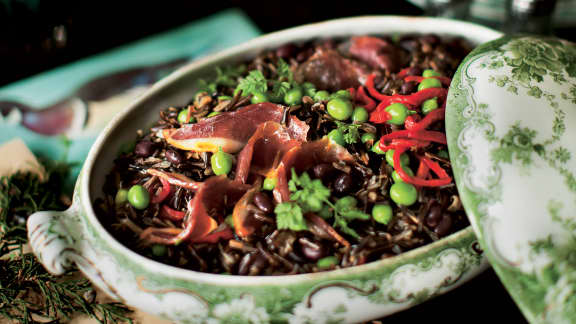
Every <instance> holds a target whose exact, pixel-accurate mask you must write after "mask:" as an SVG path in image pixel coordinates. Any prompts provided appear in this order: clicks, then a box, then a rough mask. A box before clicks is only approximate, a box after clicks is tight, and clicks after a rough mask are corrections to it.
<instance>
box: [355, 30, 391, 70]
mask: <svg viewBox="0 0 576 324" xmlns="http://www.w3.org/2000/svg"><path fill="white" fill-rule="evenodd" d="M349 45H350V47H349V49H348V54H349V55H350V56H352V57H354V58H356V59H359V60H361V61H362V62H365V63H367V64H368V65H370V66H371V67H373V68H375V69H382V70H387V71H388V72H390V73H393V72H398V70H400V67H401V66H402V64H401V63H402V62H401V60H402V50H401V49H400V48H399V47H397V46H395V45H394V44H393V43H391V42H389V41H386V40H384V39H381V38H378V37H373V36H355V37H352V38H351V39H350V44H349Z"/></svg>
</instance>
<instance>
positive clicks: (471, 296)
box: [0, 0, 576, 323]
mask: <svg viewBox="0 0 576 324" xmlns="http://www.w3.org/2000/svg"><path fill="white" fill-rule="evenodd" d="M229 8H237V9H240V10H241V11H242V12H244V14H245V15H246V16H247V18H248V19H249V21H251V23H252V24H253V25H254V26H255V27H256V29H258V30H259V31H260V32H261V33H268V32H272V31H276V30H280V29H284V28H288V27H293V26H297V25H301V24H305V23H311V22H317V21H322V20H327V19H332V18H338V17H349V16H358V15H416V16H419V15H437V16H445V17H452V18H458V19H465V20H469V21H473V22H478V23H482V24H485V25H488V26H491V27H493V28H497V29H501V30H504V31H511V32H522V31H531V32H537V33H543V34H553V35H557V36H560V37H562V38H565V39H569V40H573V41H575V40H576V32H575V31H576V0H557V1H550V0H534V1H530V0H475V1H467V0H412V1H400V0H396V1H367V0H355V1H341V0H337V1H336V0H335V1H331V2H330V3H326V2H319V1H316V2H314V1H309V0H308V1H303V0H292V1H286V2H279V1H265V2H264V1H262V2H261V1H240V0H218V1H110V0H101V1H73V0H60V1H48V0H0V58H1V60H0V87H1V86H5V85H8V84H10V83H12V82H15V81H18V80H22V79H25V78H27V77H30V76H33V75H36V74H38V73H41V72H44V71H48V70H51V69H53V68H55V67H59V66H63V65H66V64H70V63H72V62H76V61H78V60H80V59H83V58H86V57H89V56H93V55H97V54H99V53H103V52H106V51H108V50H110V49H113V48H117V47H119V46H122V45H126V44H128V43H131V42H133V41H136V40H140V39H143V38H145V37H147V36H151V35H155V34H158V33H160V32H165V31H169V30H171V29H174V28H177V27H179V26H182V25H184V24H188V23H190V22H193V21H196V20H198V19H201V18H204V17H207V16H210V15H212V14H215V13H218V12H221V11H222V10H225V9H229ZM506 8H513V9H514V10H512V11H511V10H508V11H507V10H506ZM222 28H224V32H226V25H225V24H224V25H222ZM190 42H194V39H190ZM54 86H57V85H54ZM464 316H465V317H466V321H465V322H466V323H486V322H487V321H497V322H502V321H504V320H506V321H507V322H508V323H525V322H526V321H525V319H524V318H523V316H522V315H521V314H520V312H519V311H518V308H517V307H516V305H515V304H514V302H513V301H512V300H511V299H510V297H509V296H508V294H507V292H506V291H505V289H504V288H503V287H502V285H501V284H500V281H499V280H498V278H497V276H496V275H495V274H494V272H493V271H492V270H487V271H486V272H485V273H484V274H482V275H480V276H479V277H477V278H475V279H473V280H472V281H471V282H470V283H469V284H466V285H464V286H463V287H461V288H458V289H457V290H456V291H453V292H450V293H448V294H445V295H442V296H439V297H437V298H435V299H433V300H431V301H428V302H426V303H424V304H422V305H419V306H417V307H415V308H413V309H411V310H409V311H405V312H401V313H399V314H396V315H393V316H391V317H388V318H386V319H383V320H382V322H383V323H417V322H421V321H424V320H425V321H426V322H431V323H462V318H463V317H464Z"/></svg>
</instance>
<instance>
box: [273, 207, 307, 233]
mask: <svg viewBox="0 0 576 324" xmlns="http://www.w3.org/2000/svg"><path fill="white" fill-rule="evenodd" d="M274 213H276V225H277V226H278V229H290V230H293V231H303V230H306V229H308V226H306V221H305V220H304V215H303V213H302V209H301V208H300V206H298V204H296V203H295V202H290V201H289V202H284V203H281V204H278V205H276V208H274Z"/></svg>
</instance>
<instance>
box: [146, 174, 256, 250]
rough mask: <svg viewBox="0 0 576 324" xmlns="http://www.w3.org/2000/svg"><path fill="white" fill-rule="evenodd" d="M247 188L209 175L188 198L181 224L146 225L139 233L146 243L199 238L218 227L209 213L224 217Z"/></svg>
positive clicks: (166, 242) (176, 242) (196, 240)
mask: <svg viewBox="0 0 576 324" xmlns="http://www.w3.org/2000/svg"><path fill="white" fill-rule="evenodd" d="M249 189H250V186H249V185H245V184H243V183H239V182H237V181H233V180H230V179H228V178H227V177H226V176H213V177H210V178H208V179H207V180H206V181H204V182H203V183H201V184H200V185H199V188H198V190H197V191H196V194H195V195H194V198H193V199H192V200H190V201H189V202H188V210H187V211H186V216H185V218H184V223H183V225H184V228H157V227H149V228H147V229H146V230H144V231H143V232H142V233H141V234H140V237H141V238H142V239H143V240H146V241H147V242H149V243H160V244H170V245H172V244H180V243H181V242H202V241H205V240H206V238H207V237H208V236H209V235H210V234H211V233H212V232H213V231H214V230H216V229H217V228H218V221H216V220H215V219H214V218H213V217H211V216H210V215H220V216H221V217H220V218H221V219H223V218H224V211H225V209H226V208H231V207H232V206H234V205H235V204H236V202H237V201H239V200H240V198H242V196H243V195H244V194H245V193H246V192H247V191H248V190H249Z"/></svg>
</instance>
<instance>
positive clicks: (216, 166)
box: [210, 147, 234, 175]
mask: <svg viewBox="0 0 576 324" xmlns="http://www.w3.org/2000/svg"><path fill="white" fill-rule="evenodd" d="M233 162H234V158H233V157H232V155H230V154H228V153H226V152H224V151H222V148H221V147H220V148H219V150H218V152H216V153H214V154H212V157H211V158H210V165H211V166H212V171H214V174H215V175H222V174H228V173H229V172H230V171H231V170H232V164H233Z"/></svg>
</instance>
